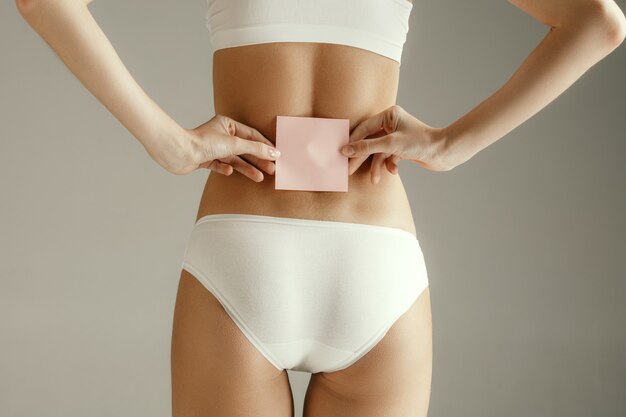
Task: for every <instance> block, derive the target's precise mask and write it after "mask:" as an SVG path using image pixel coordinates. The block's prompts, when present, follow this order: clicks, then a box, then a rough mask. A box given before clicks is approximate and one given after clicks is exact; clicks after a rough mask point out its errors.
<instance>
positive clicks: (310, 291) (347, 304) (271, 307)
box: [182, 214, 428, 373]
mask: <svg viewBox="0 0 626 417" xmlns="http://www.w3.org/2000/svg"><path fill="white" fill-rule="evenodd" d="M182 267H183V268H184V269H185V270H187V271H188V272H189V273H191V274H193V275H194V276H195V278H196V279H197V280H198V281H199V282H201V283H202V284H203V285H204V286H205V287H206V288H207V289H208V290H209V291H210V292H211V293H212V294H213V295H214V296H215V297H216V298H217V299H218V300H219V302H220V303H221V304H222V306H223V307H224V309H225V310H226V312H227V313H228V315H229V316H230V317H231V318H232V319H233V321H234V322H235V323H236V324H237V326H238V327H239V328H240V329H241V331H242V332H243V334H244V335H245V336H246V337H247V338H248V340H250V342H251V343H252V344H253V345H254V346H255V347H256V348H257V349H258V350H259V352H261V353H262V354H263V355H264V356H265V357H266V358H267V359H268V360H269V361H270V362H271V363H272V364H273V365H274V366H275V367H276V368H278V369H280V370H283V369H290V370H294V371H304V372H310V373H317V372H333V371H338V370H340V369H344V368H347V367H348V366H350V365H352V364H353V363H354V362H356V361H357V360H358V359H359V358H361V357H363V356H364V355H365V354H366V353H367V352H369V351H370V350H371V349H372V348H373V347H374V346H375V345H376V343H377V342H379V341H380V340H381V339H382V338H383V336H385V334H386V333H387V332H388V330H389V329H390V328H391V326H392V325H393V324H394V322H395V321H396V320H397V319H398V318H399V317H400V316H401V315H402V314H403V313H405V312H406V311H407V310H408V309H409V308H410V307H411V306H412V305H413V303H414V302H415V300H417V298H418V297H419V296H420V295H421V294H422V292H423V291H424V290H425V289H426V288H427V287H428V275H427V271H426V265H425V262H424V256H423V254H422V250H421V248H420V245H419V242H418V240H417V238H416V237H415V235H413V234H412V233H410V232H408V231H406V230H403V229H399V228H393V227H386V226H379V225H370V224H362V223H349V222H337V221H328V220H312V219H299V218H287V217H272V216H265V215H253V214H211V215H207V216H204V217H202V218H200V219H199V220H198V221H197V222H196V224H195V225H194V227H193V229H192V232H191V236H190V239H189V242H188V245H187V248H186V250H185V254H184V261H183V264H182Z"/></svg>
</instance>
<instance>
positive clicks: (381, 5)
mask: <svg viewBox="0 0 626 417" xmlns="http://www.w3.org/2000/svg"><path fill="white" fill-rule="evenodd" d="M207 4H208V9H207V12H206V27H207V29H209V36H210V41H211V44H212V45H213V49H214V50H215V51H217V50H219V49H222V48H229V47H234V46H242V45H252V44H259V43H271V42H321V43H334V44H341V45H348V46H353V47H357V48H361V49H366V50H368V51H372V52H375V53H377V54H380V55H383V56H386V57H388V58H391V59H393V60H395V61H397V62H398V63H400V62H401V57H402V47H403V46H404V42H405V41H406V35H407V33H408V31H409V15H410V14H411V9H412V8H413V3H411V2H409V1H408V0H207Z"/></svg>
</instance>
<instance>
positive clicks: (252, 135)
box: [228, 118, 280, 159]
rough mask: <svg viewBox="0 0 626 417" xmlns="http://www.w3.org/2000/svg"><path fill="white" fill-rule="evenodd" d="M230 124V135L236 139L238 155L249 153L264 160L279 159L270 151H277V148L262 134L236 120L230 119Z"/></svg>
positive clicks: (235, 147) (236, 152) (235, 149)
mask: <svg viewBox="0 0 626 417" xmlns="http://www.w3.org/2000/svg"><path fill="white" fill-rule="evenodd" d="M229 122H230V123H229V126H228V130H229V133H230V134H231V135H233V136H234V137H235V146H234V151H235V154H236V155H241V154H244V153H248V154H252V155H255V156H257V157H259V158H262V159H277V155H273V154H272V153H270V150H277V149H276V147H275V146H274V144H273V143H272V142H271V141H270V140H269V139H267V138H266V137H265V136H263V135H262V134H261V132H259V131H258V130H256V129H254V128H252V127H250V126H247V125H245V124H243V123H241V122H238V121H237V120H234V119H230V118H229ZM279 154H280V152H279Z"/></svg>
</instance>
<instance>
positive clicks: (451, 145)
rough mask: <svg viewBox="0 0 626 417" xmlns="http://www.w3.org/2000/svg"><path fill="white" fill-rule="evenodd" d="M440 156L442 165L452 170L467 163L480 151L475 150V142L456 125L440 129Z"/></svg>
mask: <svg viewBox="0 0 626 417" xmlns="http://www.w3.org/2000/svg"><path fill="white" fill-rule="evenodd" d="M438 130H439V131H438V132H437V135H438V144H439V150H438V155H439V157H440V159H441V161H442V164H443V165H445V166H447V167H449V169H452V168H454V167H456V166H459V165H461V164H462V163H464V162H466V161H467V160H469V159H470V158H472V156H474V155H475V154H476V153H478V151H479V150H476V149H473V148H472V144H473V141H472V140H471V138H470V137H469V135H468V134H467V133H466V132H462V131H459V129H457V128H456V126H455V125H454V124H451V125H449V126H446V127H443V128H440V129H438Z"/></svg>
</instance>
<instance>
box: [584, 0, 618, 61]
mask: <svg viewBox="0 0 626 417" xmlns="http://www.w3.org/2000/svg"><path fill="white" fill-rule="evenodd" d="M590 4H591V5H592V6H593V11H592V12H591V13H590V14H591V15H592V16H593V17H592V18H593V20H595V21H596V24H597V25H599V26H600V27H601V29H602V31H603V33H604V38H605V39H606V42H607V44H608V45H609V47H610V48H612V49H614V48H617V47H618V46H619V45H620V44H621V43H622V42H623V41H624V38H625V37H626V17H624V12H622V10H621V9H620V8H619V6H618V5H617V4H615V2H614V1H613V0H593V1H591V2H590Z"/></svg>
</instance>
